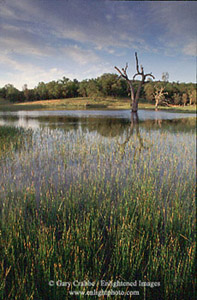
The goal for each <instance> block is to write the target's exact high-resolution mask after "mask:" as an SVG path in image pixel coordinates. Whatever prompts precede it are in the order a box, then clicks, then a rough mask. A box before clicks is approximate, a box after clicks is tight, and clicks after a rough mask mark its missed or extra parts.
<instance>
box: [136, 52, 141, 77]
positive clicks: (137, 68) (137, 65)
mask: <svg viewBox="0 0 197 300" xmlns="http://www.w3.org/2000/svg"><path fill="white" fill-rule="evenodd" d="M135 59H136V70H137V73H138V74H139V73H140V71H139V64H138V57H137V52H135Z"/></svg>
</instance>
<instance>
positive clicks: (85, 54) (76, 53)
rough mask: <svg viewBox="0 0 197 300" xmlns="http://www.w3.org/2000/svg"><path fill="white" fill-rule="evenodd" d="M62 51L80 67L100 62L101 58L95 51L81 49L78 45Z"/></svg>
mask: <svg viewBox="0 0 197 300" xmlns="http://www.w3.org/2000/svg"><path fill="white" fill-rule="evenodd" d="M60 51H61V52H62V53H65V54H66V56H69V57H70V58H71V59H72V60H73V61H75V62H77V63H79V64H80V65H85V64H87V63H95V62H97V61H98V60H99V57H98V56H97V55H96V54H95V53H94V52H93V51H91V50H85V49H81V48H80V47H79V46H77V45H74V46H68V47H64V48H63V49H61V50H60Z"/></svg>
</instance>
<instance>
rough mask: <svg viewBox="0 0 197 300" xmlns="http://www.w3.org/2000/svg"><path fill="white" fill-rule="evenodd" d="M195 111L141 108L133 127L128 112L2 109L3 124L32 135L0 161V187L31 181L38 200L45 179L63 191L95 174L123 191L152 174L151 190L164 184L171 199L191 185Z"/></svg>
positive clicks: (18, 187) (90, 179)
mask: <svg viewBox="0 0 197 300" xmlns="http://www.w3.org/2000/svg"><path fill="white" fill-rule="evenodd" d="M193 116H194V114H184V113H182V114H181V113H169V112H163V111H160V112H155V111H145V110H140V111H139V119H140V123H139V124H138V125H135V126H134V127H131V125H130V111H128V110H127V111H125V110H119V111H117V110H116V111H115V110H114V111H113V110H108V111H104V110H102V111H100V110H97V111H92V110H87V111H84V110H82V111H80V110H78V111H20V112H10V113H7V112H6V113H0V124H1V125H9V126H14V127H23V128H30V129H31V130H32V131H29V133H28V137H30V136H31V139H27V140H26V143H25V144H24V143H23V147H19V146H18V147H16V149H17V151H14V150H13V151H11V152H10V153H9V154H8V153H6V158H5V160H2V161H1V167H2V172H1V174H0V186H1V187H4V188H3V189H2V190H3V191H4V192H5V191H6V190H10V189H12V190H13V191H17V190H18V191H21V190H22V189H27V188H28V187H29V186H31V185H32V184H33V185H34V186H35V189H36V195H37V198H38V199H39V198H40V196H39V195H40V194H43V190H45V192H46V189H47V186H48V185H54V187H55V190H59V189H61V190H67V189H68V187H69V186H70V185H71V184H72V183H73V182H75V185H76V184H81V182H82V181H83V182H85V181H87V182H86V184H88V185H89V184H90V183H92V182H94V184H99V178H100V180H101V181H103V180H104V182H105V185H106V186H110V188H111V189H112V190H113V189H115V190H116V189H117V187H115V184H114V183H115V182H116V180H117V178H119V180H118V182H119V181H120V182H121V186H122V191H123V190H124V185H125V186H126V185H128V181H130V183H132V182H133V180H134V178H136V176H137V178H138V183H140V182H142V181H143V180H144V178H151V180H152V184H154V187H155V193H156V191H158V190H159V188H161V186H162V195H164V194H165V195H166V193H168V197H169V198H170V195H173V193H174V191H175V190H181V191H186V190H188V181H191V185H190V188H191V187H192V186H193V184H194V178H195V177H194V174H195V168H194V165H195V121H194V118H192V117H193ZM188 117H190V118H188ZM26 138H27V137H26ZM24 145H25V146H24ZM13 149H14V148H13ZM188 153H189V157H188ZM32 171H33V174H34V175H33V176H32ZM24 174H25V178H24ZM186 178H187V181H186V180H185V179H186ZM5 181H6V182H5ZM120 182H119V183H120ZM138 185H139V184H138ZM118 189H119V192H120V193H121V189H120V188H118ZM160 196H161V195H160ZM160 198H161V197H160Z"/></svg>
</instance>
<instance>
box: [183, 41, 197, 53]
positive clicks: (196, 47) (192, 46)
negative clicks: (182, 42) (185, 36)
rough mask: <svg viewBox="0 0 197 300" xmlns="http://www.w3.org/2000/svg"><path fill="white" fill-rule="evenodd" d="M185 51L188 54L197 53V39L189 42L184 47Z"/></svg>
mask: <svg viewBox="0 0 197 300" xmlns="http://www.w3.org/2000/svg"><path fill="white" fill-rule="evenodd" d="M183 53H184V54H186V55H192V56H196V55H197V41H191V42H189V43H188V44H187V45H186V46H185V47H184V48H183Z"/></svg>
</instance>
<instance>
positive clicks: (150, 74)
mask: <svg viewBox="0 0 197 300" xmlns="http://www.w3.org/2000/svg"><path fill="white" fill-rule="evenodd" d="M144 76H145V78H146V77H147V76H150V77H152V78H153V79H155V76H153V74H152V73H148V74H146V75H144Z"/></svg>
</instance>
